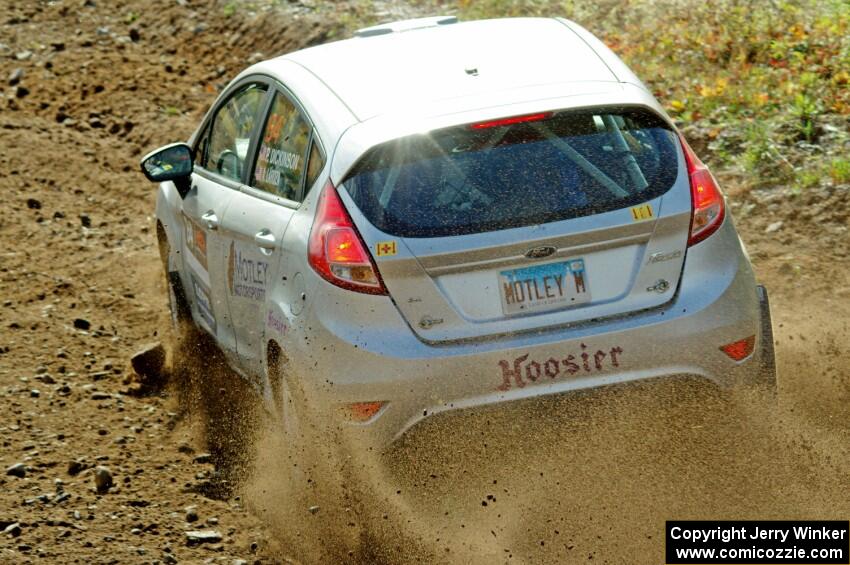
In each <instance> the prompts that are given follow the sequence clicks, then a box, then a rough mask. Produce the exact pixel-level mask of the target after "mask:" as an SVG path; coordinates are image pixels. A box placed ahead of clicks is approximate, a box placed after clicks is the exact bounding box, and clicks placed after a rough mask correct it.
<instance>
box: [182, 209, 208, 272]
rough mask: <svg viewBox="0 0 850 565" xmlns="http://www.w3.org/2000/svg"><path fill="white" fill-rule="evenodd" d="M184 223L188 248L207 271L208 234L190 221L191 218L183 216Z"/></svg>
mask: <svg viewBox="0 0 850 565" xmlns="http://www.w3.org/2000/svg"><path fill="white" fill-rule="evenodd" d="M183 223H184V225H185V226H186V247H188V248H189V251H190V252H191V253H192V255H194V256H195V259H197V260H198V263H200V264H201V266H202V267H203V268H204V269H205V270H206V269H207V232H205V231H204V230H203V228H201V227H200V226H199V225H197V224H196V223H195V222H193V221H192V220H190V219H189V216H187V215H185V214H183Z"/></svg>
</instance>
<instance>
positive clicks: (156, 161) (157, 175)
mask: <svg viewBox="0 0 850 565" xmlns="http://www.w3.org/2000/svg"><path fill="white" fill-rule="evenodd" d="M193 161H194V160H193V155H192V148H191V147H189V146H188V145H186V144H185V143H172V144H171V145H166V146H165V147H160V148H159V149H157V150H156V151H153V152H151V153H148V154H147V155H145V156H144V157H142V162H141V165H142V172H143V173H145V176H146V177H147V178H148V180H149V181H151V182H165V181H168V180H176V179H180V178H186V177H188V176H189V175H191V174H192V167H193V164H194V162H193Z"/></svg>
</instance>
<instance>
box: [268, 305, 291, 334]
mask: <svg viewBox="0 0 850 565" xmlns="http://www.w3.org/2000/svg"><path fill="white" fill-rule="evenodd" d="M266 327H267V328H269V329H270V330H272V331H275V332H277V333H279V334H280V335H286V332H287V330H288V329H289V326H288V325H287V323H286V322H285V321H284V320H281V319H280V318H278V317H277V316H276V315H275V313H274V312H272V311H271V310H269V314H268V316H267V317H266Z"/></svg>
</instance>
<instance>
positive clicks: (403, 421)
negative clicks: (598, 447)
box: [142, 17, 776, 445]
mask: <svg viewBox="0 0 850 565" xmlns="http://www.w3.org/2000/svg"><path fill="white" fill-rule="evenodd" d="M142 170H143V172H144V173H145V175H146V176H147V177H148V178H149V179H150V180H152V181H156V182H159V183H160V184H159V193H158V198H157V207H156V218H157V233H158V236H159V240H160V248H161V250H162V251H163V260H164V262H165V265H166V271H167V275H168V281H169V290H170V297H171V308H172V313H173V316H174V318H175V319H177V320H179V319H181V318H182V319H183V320H186V321H189V322H191V323H193V324H194V325H196V326H198V327H200V328H202V329H203V330H205V331H206V332H208V333H209V334H210V335H211V336H213V338H214V339H215V341H216V343H217V345H218V347H219V348H220V349H221V350H222V351H223V353H224V355H225V356H226V357H227V358H228V360H229V362H230V364H231V365H232V367H233V369H234V370H235V371H237V372H238V373H239V374H240V375H242V376H243V377H244V378H246V379H248V380H249V381H251V382H252V383H254V385H255V386H256V387H258V389H259V390H261V391H262V392H263V394H264V396H265V398H266V399H267V402H269V403H278V404H281V403H283V401H282V400H281V399H288V402H290V403H291V401H292V398H300V399H301V402H307V401H308V400H307V399H309V403H310V405H311V406H312V407H317V406H318V407H323V408H325V409H328V410H331V409H332V410H334V411H335V413H337V414H341V415H342V416H341V417H342V418H343V420H345V421H347V422H348V423H350V424H352V425H353V426H359V427H361V428H363V429H364V430H367V434H368V435H369V436H370V437H373V438H374V439H375V440H376V441H377V442H378V443H379V444H383V445H387V444H389V443H391V442H392V441H393V440H394V439H396V438H398V437H400V436H401V435H402V434H404V432H405V431H406V430H408V429H410V428H411V426H413V425H414V424H416V423H417V422H418V421H420V420H422V419H423V418H428V417H431V416H432V415H435V414H438V413H440V412H444V411H448V410H465V409H473V408H475V407H478V406H484V405H493V404H497V403H505V402H510V401H513V400H517V399H520V398H528V397H538V396H544V395H553V394H559V393H565V392H568V391H572V390H577V389H585V388H590V387H599V386H603V385H611V384H615V383H624V382H627V381H637V380H641V379H651V378H657V377H665V376H674V375H676V376H681V375H687V376H692V377H695V378H700V379H707V380H709V381H712V382H714V383H715V384H717V385H718V386H719V387H721V388H734V387H737V386H751V385H761V386H766V387H767V388H771V387H775V378H776V377H775V374H776V370H775V363H774V353H773V343H772V333H771V321H770V312H769V306H768V302H767V294H766V292H765V290H764V289H763V288H762V287H759V286H757V285H756V283H755V279H754V276H753V271H752V268H751V266H750V262H749V260H748V258H747V255H746V252H745V250H744V248H743V246H742V244H741V241H740V239H739V237H738V234H737V233H736V231H735V227H734V225H733V223H732V218H731V216H730V215H729V214H728V213H727V210H726V204H725V201H724V197H723V194H722V193H721V192H720V190H719V188H718V186H717V184H716V182H715V180H714V178H713V177H712V175H711V173H710V172H709V170H708V169H707V168H706V167H705V165H704V164H703V163H702V162H701V161H700V160H699V158H698V157H697V156H696V155H695V154H694V152H693V151H692V150H691V148H690V147H689V146H688V144H687V143H686V142H685V140H684V139H683V138H682V136H681V135H680V134H679V133H678V132H677V130H676V128H675V127H674V125H673V123H672V122H671V120H670V118H669V117H668V116H667V115H666V114H665V112H664V110H663V108H662V107H661V106H660V105H659V103H658V102H657V101H656V100H655V98H654V97H653V96H652V94H651V93H650V92H649V91H648V89H647V88H646V87H645V86H644V85H643V84H642V83H641V82H640V80H639V79H638V78H637V77H636V76H635V75H634V74H633V73H632V72H631V71H630V70H629V69H628V68H627V67H626V66H625V64H624V63H623V62H622V61H620V60H619V59H618V58H617V57H616V56H615V55H614V54H613V53H612V52H611V51H610V50H609V49H608V48H607V47H605V46H604V45H603V44H602V43H601V42H600V41H599V40H598V39H596V38H595V37H594V36H593V35H591V34H590V33H589V32H588V31H586V30H585V29H583V28H582V27H580V26H578V25H577V24H575V23H573V22H571V21H568V20H563V19H536V18H528V19H501V20H488V21H472V22H466V23H459V22H457V20H456V19H455V18H453V17H438V18H425V19H419V20H408V21H403V22H395V23H391V24H385V25H380V26H376V27H373V28H367V29H363V30H360V31H358V32H357V33H356V34H355V37H353V38H351V39H347V40H344V41H338V42H334V43H330V44H326V45H321V46H317V47H312V48H309V49H304V50H302V51H297V52H295V53H290V54H287V55H284V56H281V57H278V58H275V59H271V60H269V61H265V62H262V63H258V64H256V65H253V66H251V67H250V68H248V69H246V70H245V71H243V72H242V73H241V74H240V75H239V76H237V77H236V78H235V79H234V80H233V82H232V83H230V85H229V86H227V88H225V89H224V91H223V92H222V94H221V95H220V96H219V97H218V99H217V100H216V102H215V103H214V104H213V106H212V107H211V109H210V111H209V112H208V114H207V115H206V117H205V118H204V120H203V122H202V123H201V125H200V127H199V128H198V130H197V131H196V132H195V134H194V135H193V136H192V138H191V139H190V140H189V142H188V144H185V143H176V144H172V145H168V146H165V147H163V148H161V149H159V150H157V151H155V152H153V153H151V154H150V155H148V156H146V157H145V158H144V159H143V160H142ZM293 389H297V390H298V391H300V392H301V393H303V394H298V395H295V394H294V393H293ZM280 410H281V413H282V415H283V418H284V419H288V418H294V417H296V416H295V414H297V411H296V410H289V409H287V408H286V407H281V408H280Z"/></svg>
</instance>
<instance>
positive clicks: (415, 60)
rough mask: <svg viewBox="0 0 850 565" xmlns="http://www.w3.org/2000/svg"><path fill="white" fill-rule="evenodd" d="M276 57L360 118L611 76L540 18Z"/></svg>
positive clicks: (396, 35) (569, 34)
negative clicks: (313, 79) (303, 71)
mask: <svg viewBox="0 0 850 565" xmlns="http://www.w3.org/2000/svg"><path fill="white" fill-rule="evenodd" d="M282 59H288V60H291V61H294V62H296V63H298V64H300V65H302V66H303V67H305V68H307V69H308V70H309V71H310V72H312V73H314V74H315V75H316V76H317V77H318V78H319V79H320V80H321V81H323V82H324V83H325V84H326V85H327V86H328V88H330V89H331V90H332V91H334V93H335V94H336V95H337V96H338V97H339V98H340V100H342V102H343V103H344V104H345V105H346V106H348V108H349V109H350V110H351V112H352V113H353V114H354V115H355V116H356V117H357V119H359V120H366V119H369V118H371V117H374V116H377V115H379V114H384V113H388V112H392V111H394V110H398V109H401V108H411V107H414V106H416V105H417V104H428V103H433V102H436V101H440V100H447V99H455V98H461V97H468V96H475V95H480V94H483V93H488V92H489V93H492V92H495V91H506V90H513V89H517V88H527V87H530V86H538V85H548V84H558V83H574V82H580V81H581V82H583V81H603V82H608V81H614V82H616V81H617V77H616V76H615V75H614V74H613V73H612V71H611V70H610V69H609V68H608V67H607V66H606V65H605V63H604V62H603V61H602V59H601V58H600V57H599V56H598V55H597V54H596V53H595V52H594V51H593V49H591V48H590V47H589V46H588V44H587V43H586V42H585V41H584V39H582V38H581V37H580V36H579V35H578V34H576V33H575V32H574V31H573V30H571V29H570V28H569V27H568V26H567V25H566V24H565V23H563V22H561V21H559V20H556V19H545V18H510V19H498V20H481V21H472V22H464V23H457V24H451V25H433V26H429V27H424V28H418V29H413V30H409V31H396V32H393V33H385V34H381V35H374V36H370V37H354V38H352V39H347V40H343V41H337V42H333V43H328V44H325V45H320V46H317V47H311V48H308V49H304V50H301V51H296V52H294V53H290V54H288V55H285V56H284V57H282ZM270 63H272V64H273V63H274V61H270Z"/></svg>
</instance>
